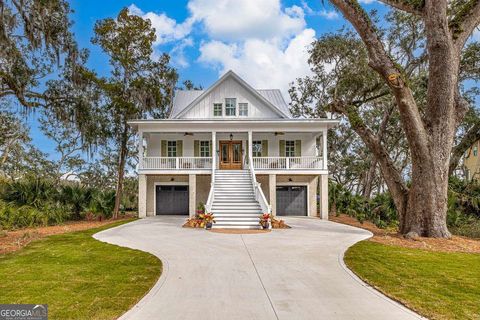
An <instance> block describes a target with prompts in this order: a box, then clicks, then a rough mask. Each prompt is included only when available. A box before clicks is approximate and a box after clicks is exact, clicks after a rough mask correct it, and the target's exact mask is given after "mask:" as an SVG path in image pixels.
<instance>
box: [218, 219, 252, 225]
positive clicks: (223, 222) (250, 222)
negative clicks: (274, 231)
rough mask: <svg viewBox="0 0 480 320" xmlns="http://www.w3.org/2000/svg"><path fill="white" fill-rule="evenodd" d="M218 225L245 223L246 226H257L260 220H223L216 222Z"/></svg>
mask: <svg viewBox="0 0 480 320" xmlns="http://www.w3.org/2000/svg"><path fill="white" fill-rule="evenodd" d="M215 224H216V225H219V224H223V225H230V226H235V225H244V226H256V225H260V223H259V221H236V220H234V221H222V222H216V223H215Z"/></svg>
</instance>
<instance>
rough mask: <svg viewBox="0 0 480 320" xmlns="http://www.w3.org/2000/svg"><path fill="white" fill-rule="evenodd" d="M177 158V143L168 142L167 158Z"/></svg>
mask: <svg viewBox="0 0 480 320" xmlns="http://www.w3.org/2000/svg"><path fill="white" fill-rule="evenodd" d="M176 156H177V141H168V142H167V157H176Z"/></svg>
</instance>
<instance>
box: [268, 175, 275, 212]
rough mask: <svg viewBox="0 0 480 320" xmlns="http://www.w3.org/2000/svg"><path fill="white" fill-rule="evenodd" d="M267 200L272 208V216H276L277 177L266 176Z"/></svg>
mask: <svg viewBox="0 0 480 320" xmlns="http://www.w3.org/2000/svg"><path fill="white" fill-rule="evenodd" d="M268 190H269V192H268V200H269V202H270V206H271V207H272V214H273V215H274V216H276V215H277V176H276V175H274V174H269V175H268Z"/></svg>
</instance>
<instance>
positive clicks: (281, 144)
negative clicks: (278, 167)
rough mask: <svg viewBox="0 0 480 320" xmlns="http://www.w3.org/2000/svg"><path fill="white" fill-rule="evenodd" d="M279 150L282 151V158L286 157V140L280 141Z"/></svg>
mask: <svg viewBox="0 0 480 320" xmlns="http://www.w3.org/2000/svg"><path fill="white" fill-rule="evenodd" d="M278 149H279V151H280V157H285V140H280V141H278Z"/></svg>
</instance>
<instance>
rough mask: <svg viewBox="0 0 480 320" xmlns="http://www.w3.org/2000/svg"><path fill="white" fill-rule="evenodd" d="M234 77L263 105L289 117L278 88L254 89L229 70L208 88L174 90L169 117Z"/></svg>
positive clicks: (181, 111)
mask: <svg viewBox="0 0 480 320" xmlns="http://www.w3.org/2000/svg"><path fill="white" fill-rule="evenodd" d="M230 77H231V78H233V79H235V80H236V81H237V82H238V83H239V84H240V85H242V86H243V87H244V88H245V89H246V90H247V91H249V92H250V93H251V94H252V95H253V96H254V97H256V98H257V99H259V100H260V101H261V102H263V103H264V104H265V105H267V106H268V107H270V108H271V109H272V110H273V111H274V112H275V113H277V114H279V115H280V116H281V117H282V118H291V115H290V112H289V111H288V106H287V104H286V103H285V100H284V99H283V96H282V93H281V92H280V90H278V89H270V90H255V89H254V88H252V87H251V86H250V85H249V84H248V83H247V82H245V81H244V80H243V79H242V78H240V77H239V76H238V75H237V74H236V73H235V72H233V71H232V70H229V71H228V72H227V73H225V74H224V75H223V76H221V77H220V79H218V80H217V81H216V82H215V83H214V84H213V85H212V86H211V87H210V88H208V89H207V90H178V91H176V92H175V97H174V99H173V107H172V112H171V113H170V118H171V119H172V118H178V117H180V116H182V115H183V114H185V113H186V112H187V111H188V110H190V109H191V108H193V107H194V106H195V105H196V104H197V103H198V102H200V101H201V100H202V99H203V98H204V97H205V96H207V95H208V94H209V93H210V92H212V91H213V90H214V89H215V88H217V87H218V86H219V85H220V84H221V83H222V82H224V81H225V80H226V79H228V78H230Z"/></svg>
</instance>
